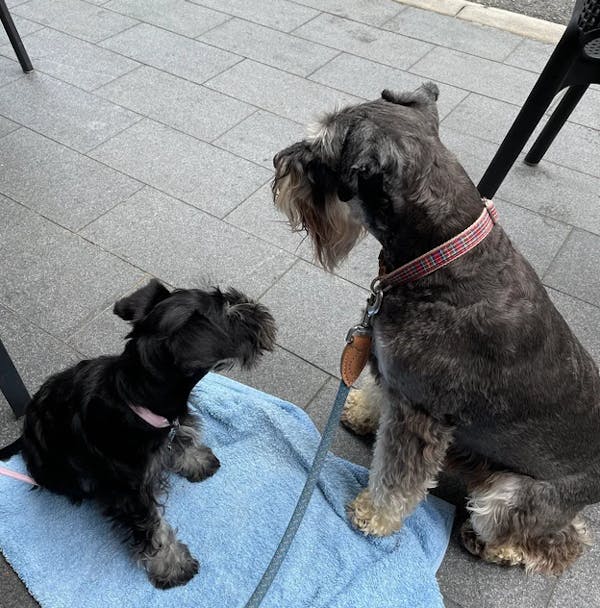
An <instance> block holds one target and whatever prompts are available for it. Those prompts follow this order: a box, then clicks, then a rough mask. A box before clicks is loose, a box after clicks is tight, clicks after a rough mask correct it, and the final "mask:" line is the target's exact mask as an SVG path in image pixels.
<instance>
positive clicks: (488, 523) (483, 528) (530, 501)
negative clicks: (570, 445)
mask: <svg viewBox="0 0 600 608" xmlns="http://www.w3.org/2000/svg"><path fill="white" fill-rule="evenodd" d="M567 479H568V478H567ZM567 485H568V481H567V483H566V484H565V483H564V480H563V481H562V482H558V483H553V482H549V481H537V480H534V479H532V478H530V477H527V476H524V475H517V474H514V473H508V472H506V473H505V472H500V473H492V474H491V475H489V476H488V477H487V479H485V480H483V481H479V482H477V483H476V484H475V485H473V486H471V487H470V499H469V504H468V509H469V511H470V513H471V515H470V520H469V521H467V522H466V523H465V525H464V526H463V529H462V541H463V544H464V546H465V548H466V549H467V550H468V551H470V552H471V553H472V554H474V555H477V556H479V557H481V558H482V559H484V560H485V561H488V562H492V563H499V564H503V565H522V566H524V567H525V569H526V570H528V571H537V572H542V573H545V574H560V573H561V572H563V571H564V570H565V569H566V568H567V567H569V566H570V565H571V564H572V563H573V562H574V561H575V560H576V559H577V557H579V556H580V555H581V554H582V553H583V550H584V548H585V545H586V544H588V543H589V538H588V535H587V532H586V530H585V525H584V522H583V520H582V519H581V518H580V517H578V516H577V512H578V511H579V510H580V509H581V507H582V506H583V504H585V502H584V503H581V502H579V500H578V499H577V496H576V495H575V494H573V493H572V492H570V491H569V490H568V489H567Z"/></svg>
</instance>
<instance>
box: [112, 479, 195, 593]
mask: <svg viewBox="0 0 600 608" xmlns="http://www.w3.org/2000/svg"><path fill="white" fill-rule="evenodd" d="M115 496H116V493H115ZM105 514H106V515H107V516H108V517H110V518H111V519H112V520H113V521H115V522H116V523H118V524H120V525H121V526H122V527H123V529H124V530H125V531H126V533H127V534H128V536H129V539H130V541H131V544H132V548H133V551H134V555H135V557H137V559H138V561H139V563H140V564H141V565H142V566H143V567H144V569H145V570H146V572H147V573H148V578H149V579H150V581H151V583H152V584H153V585H154V586H155V587H157V588H159V589H170V588H171V587H176V586H178V585H184V584H185V583H187V582H188V581H189V580H190V579H191V578H193V577H194V576H195V575H196V574H197V572H198V569H199V564H198V561H197V560H196V559H195V558H194V557H193V556H192V554H191V553H190V550H189V549H188V547H187V545H185V544H183V543H182V542H180V541H179V540H177V538H176V536H175V532H174V530H173V528H171V526H170V525H169V524H168V523H167V522H166V521H165V520H164V519H163V517H162V515H161V513H160V510H159V508H158V507H157V505H156V503H155V501H154V499H153V498H152V497H151V496H150V493H148V492H146V491H144V490H142V491H141V492H140V493H139V494H126V495H122V496H119V498H117V499H116V500H115V499H113V501H112V502H108V501H105Z"/></svg>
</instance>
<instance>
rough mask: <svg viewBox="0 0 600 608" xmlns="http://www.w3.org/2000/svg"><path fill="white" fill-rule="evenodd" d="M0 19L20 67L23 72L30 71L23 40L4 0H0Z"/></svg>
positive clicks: (29, 62) (30, 67)
mask: <svg viewBox="0 0 600 608" xmlns="http://www.w3.org/2000/svg"><path fill="white" fill-rule="evenodd" d="M0 20H1V21H2V25H3V26H4V29H5V30H6V34H7V35H8V39H9V40H10V43H11V44H12V47H13V49H14V51H15V54H16V56H17V59H18V60H19V63H20V64H21V68H22V70H23V71H24V72H31V70H33V66H32V65H31V60H30V59H29V55H28V54H27V51H26V50H25V47H24V46H23V41H22V40H21V36H19V32H18V31H17V28H16V27H15V24H14V22H13V20H12V17H11V16H10V13H9V12H8V7H7V6H6V2H5V1H4V0H0Z"/></svg>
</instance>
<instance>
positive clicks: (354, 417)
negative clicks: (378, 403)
mask: <svg viewBox="0 0 600 608" xmlns="http://www.w3.org/2000/svg"><path fill="white" fill-rule="evenodd" d="M341 422H342V424H343V425H344V426H346V427H348V428H349V429H350V430H351V431H352V432H353V433H356V434H357V435H372V434H374V433H375V432H376V431H377V427H378V425H379V411H378V410H377V408H374V407H372V406H371V405H370V404H369V403H368V401H367V399H366V396H365V393H364V391H361V390H354V391H352V392H351V393H350V394H349V395H348V398H347V399H346V404H345V405H344V410H343V411H342V417H341Z"/></svg>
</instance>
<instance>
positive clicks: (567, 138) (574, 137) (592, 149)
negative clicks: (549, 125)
mask: <svg viewBox="0 0 600 608" xmlns="http://www.w3.org/2000/svg"><path fill="white" fill-rule="evenodd" d="M599 156H600V132H599V131H596V130H595V129H590V128H589V127H585V126H583V125H578V124H575V123H572V122H567V123H565V125H564V126H563V128H562V129H561V130H560V133H559V134H558V135H557V136H556V139H555V140H554V142H552V145H551V146H550V148H549V149H548V151H547V152H546V154H545V155H544V158H543V159H542V161H541V163H543V162H544V161H546V160H548V161H552V162H554V163H556V164H558V165H561V166H564V167H569V168H571V169H574V170H575V171H582V172H583V173H589V174H590V175H594V176H595V177H600V163H598V158H599ZM541 163H540V164H541Z"/></svg>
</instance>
